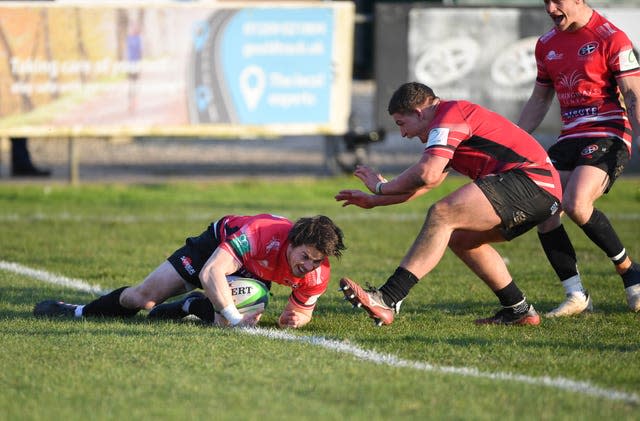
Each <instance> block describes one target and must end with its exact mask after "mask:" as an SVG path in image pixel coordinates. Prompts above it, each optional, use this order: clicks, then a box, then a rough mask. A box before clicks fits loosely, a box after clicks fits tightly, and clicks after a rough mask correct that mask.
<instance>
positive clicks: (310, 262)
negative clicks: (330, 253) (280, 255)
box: [287, 244, 326, 278]
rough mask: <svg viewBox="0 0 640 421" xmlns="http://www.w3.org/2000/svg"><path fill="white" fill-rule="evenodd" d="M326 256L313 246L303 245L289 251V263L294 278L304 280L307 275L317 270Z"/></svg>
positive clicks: (290, 248)
mask: <svg viewBox="0 0 640 421" xmlns="http://www.w3.org/2000/svg"><path fill="white" fill-rule="evenodd" d="M325 257H326V256H325V255H324V254H323V253H321V252H319V251H318V249H316V248H315V247H313V246H309V245H304V244H303V245H301V246H297V247H291V246H289V248H288V249H287V261H288V262H289V267H290V268H291V272H292V273H293V276H295V277H297V278H302V277H303V276H304V275H306V274H307V273H309V272H311V271H313V270H316V269H317V268H318V267H319V266H320V265H321V264H322V262H323V261H324V259H325Z"/></svg>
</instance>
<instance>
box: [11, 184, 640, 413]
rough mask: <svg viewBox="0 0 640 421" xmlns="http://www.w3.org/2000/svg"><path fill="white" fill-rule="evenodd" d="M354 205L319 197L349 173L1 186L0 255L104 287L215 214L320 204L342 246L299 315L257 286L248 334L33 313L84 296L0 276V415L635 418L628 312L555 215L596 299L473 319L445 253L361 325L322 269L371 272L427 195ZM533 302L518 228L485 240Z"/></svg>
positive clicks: (533, 267)
mask: <svg viewBox="0 0 640 421" xmlns="http://www.w3.org/2000/svg"><path fill="white" fill-rule="evenodd" d="M465 182H466V180H465V179H462V178H455V177H451V179H450V180H448V181H447V182H446V184H445V185H443V186H441V187H440V188H438V189H436V190H435V191H433V192H432V193H430V194H428V195H427V196H426V197H422V198H419V199H417V200H415V201H414V202H411V203H408V204H404V205H397V206H392V207H387V208H378V209H372V210H363V209H359V208H354V207H348V208H341V207H340V205H339V204H338V203H336V202H335V201H334V200H333V195H334V194H335V193H336V192H337V191H338V190H340V189H342V188H352V187H359V182H358V181H357V180H355V179H353V178H335V179H327V180H321V181H317V182H314V181H289V182H269V183H267V182H256V181H242V182H233V183H232V182H226V183H206V184H186V183H185V184H170V185H148V186H119V185H107V186H81V187H78V188H72V187H66V186H46V187H44V186H11V185H0V238H1V242H2V247H1V248H0V263H3V264H5V265H6V264H12V263H17V264H20V265H22V266H23V267H27V268H31V269H37V270H40V271H44V273H46V274H48V276H49V277H50V279H54V280H60V279H65V278H73V279H75V280H79V281H81V282H84V283H86V284H89V285H97V286H99V287H101V288H102V289H104V290H110V289H113V288H116V287H119V286H122V285H130V284H135V283H138V282H140V281H141V280H142V279H143V278H144V277H145V276H146V275H147V273H148V272H150V271H151V270H152V269H154V268H155V267H156V266H157V265H158V264H159V263H160V262H162V261H163V260H164V259H165V258H166V257H167V256H168V255H169V254H170V253H171V252H173V251H174V250H175V249H176V248H178V247H179V246H180V245H181V244H182V243H183V241H184V239H185V238H186V237H187V236H189V235H195V234H199V233H200V232H202V231H203V230H204V229H205V228H206V226H207V225H208V223H209V222H211V221H212V220H214V219H217V218H218V217H220V216H223V215H225V214H227V213H259V212H271V213H276V214H280V215H284V216H287V217H289V218H291V219H296V218H298V217H301V216H307V215H315V214H325V215H327V216H329V217H331V218H332V219H334V221H336V223H338V225H340V227H341V228H342V229H343V231H344V232H345V240H346V243H347V246H348V250H347V251H346V253H345V255H344V256H343V258H342V259H341V260H339V261H336V260H333V261H332V264H333V276H332V281H331V284H330V287H329V290H328V292H327V293H326V294H325V295H324V296H323V297H322V298H321V299H320V301H319V303H318V307H317V309H316V312H315V317H314V320H313V321H312V323H310V324H309V325H307V326H306V327H305V328H303V329H301V330H297V331H289V330H284V331H283V330H279V329H276V319H277V316H278V315H279V313H280V310H281V309H282V307H283V306H284V303H285V302H286V297H287V295H288V290H287V289H286V288H284V287H281V286H278V285H274V287H273V291H272V292H273V297H272V299H271V302H270V306H269V308H268V309H267V312H266V314H265V317H263V321H262V323H261V325H260V328H259V329H256V330H255V331H242V330H232V329H217V328H213V327H210V326H204V325H202V324H200V323H198V322H194V321H184V322H180V323H173V322H149V321H147V320H146V319H145V317H144V314H142V313H141V314H140V315H139V316H137V317H135V318H133V319H131V320H125V321H122V320H95V319H86V320H46V319H36V318H34V317H33V316H32V315H31V310H32V308H33V305H34V304H35V303H36V302H37V301H40V300H43V299H47V298H59V299H64V300H66V301H69V302H87V301H90V300H92V299H93V298H95V297H96V295H95V294H93V293H90V292H83V291H82V290H78V289H73V288H69V287H64V286H61V285H58V284H55V283H47V282H42V281H40V280H38V279H37V277H34V276H33V275H30V274H29V273H26V272H24V271H22V272H21V271H19V270H18V271H14V270H7V269H0V341H1V343H2V352H1V353H0V384H1V385H2V393H0V419H6V420H14V419H16V420H17V419H20V420H37V419H71V420H73V419H85V418H87V417H91V418H92V419H95V420H107V419H109V420H111V419H134V420H150V419H185V418H190V419H217V420H227V419H229V420H231V419H234V420H235V419H247V420H258V419H259V420H271V419H274V420H275V419H277V420H282V419H296V420H319V419H322V420H333V419H336V420H337V419H352V420H378V419H380V420H382V419H389V418H392V419H487V420H489V419H497V418H501V419H553V420H558V419H572V420H573V419H603V418H605V417H606V418H608V419H609V418H610V419H613V418H615V419H638V409H639V406H640V397H639V394H640V392H639V391H640V352H639V351H640V345H639V344H640V315H638V314H633V313H631V312H629V311H628V309H627V307H626V302H625V297H624V290H623V288H622V282H621V281H620V279H619V277H617V276H616V275H615V274H614V271H613V268H612V265H611V264H610V263H609V262H608V261H607V259H606V257H605V256H604V255H603V254H602V252H601V251H600V250H599V249H597V248H596V247H595V246H594V245H593V244H591V242H590V241H588V240H587V238H586V236H585V235H584V234H583V233H582V231H580V230H579V229H577V228H576V227H575V225H574V224H573V223H572V222H570V221H568V220H565V226H566V227H567V231H568V232H569V235H570V236H571V238H572V239H573V240H574V245H575V247H576V250H577V252H578V256H579V264H580V270H581V273H582V276H583V279H584V283H585V285H586V286H587V287H588V288H589V290H590V292H591V293H592V295H593V298H594V305H595V310H596V311H595V312H594V313H593V314H588V315H584V316H580V317H575V318H568V319H567V318H565V319H560V320H547V319H543V322H542V324H541V326H538V327H508V328H505V327H497V326H475V325H474V324H473V320H474V319H475V318H477V317H483V316H487V315H489V314H492V313H493V312H494V311H495V310H497V308H498V302H497V299H496V298H495V297H494V296H493V294H492V293H491V292H490V291H489V289H488V288H487V287H486V286H484V284H482V282H481V281H479V280H478V279H476V278H475V276H474V275H473V274H472V273H471V272H470V271H469V270H468V269H467V268H466V267H465V266H464V265H462V264H461V262H460V261H458V260H457V259H456V258H455V256H453V254H452V253H450V252H447V254H446V255H445V257H444V259H443V260H442V262H441V263H440V265H439V266H438V267H437V268H436V269H435V270H434V271H433V272H432V273H431V274H429V275H428V276H427V277H425V278H424V279H423V280H422V281H421V282H420V283H419V284H418V285H417V286H416V287H415V288H414V289H413V290H412V291H411V294H410V296H409V298H408V299H407V300H406V301H405V303H404V304H403V308H402V312H401V314H400V315H399V316H398V318H397V319H396V322H395V323H394V324H393V325H391V326H386V327H382V328H378V327H375V326H374V325H373V322H372V321H371V320H370V319H368V318H367V317H366V316H365V313H364V312H363V311H357V310H353V309H352V308H351V306H350V305H349V304H348V303H346V302H345V301H344V300H343V299H342V294H341V293H339V292H338V291H337V289H338V280H339V279H340V277H342V276H350V277H352V278H354V279H355V280H357V281H359V282H362V283H365V282H370V283H372V284H374V285H378V286H379V285H381V284H382V283H383V282H384V281H385V280H386V278H387V277H388V276H389V275H390V274H391V273H392V272H393V270H394V269H395V267H396V266H397V265H398V263H399V261H400V260H401V258H402V256H403V255H404V253H405V251H406V250H407V249H408V247H409V246H410V244H411V243H412V241H413V239H414V237H415V235H416V234H417V232H418V229H419V228H420V226H421V224H422V222H423V220H424V216H425V214H426V210H427V209H428V207H429V205H430V204H431V203H432V202H433V201H435V200H437V198H439V197H441V196H442V195H444V194H446V193H447V192H450V191H452V190H453V189H455V188H456V187H458V186H459V185H461V184H462V183H465ZM598 206H599V208H601V209H602V210H604V211H605V212H606V213H607V215H608V216H609V217H610V219H611V221H612V223H613V224H614V226H615V227H616V229H617V230H618V233H619V234H620V236H621V238H622V240H623V243H624V244H625V246H626V248H627V250H628V251H629V254H630V255H631V256H633V257H635V258H637V259H640V223H639V222H640V181H638V180H637V179H632V178H627V179H622V180H619V181H618V182H616V185H615V187H614V189H613V192H612V193H610V194H609V195H607V196H606V197H604V198H603V199H601V200H600V201H599V203H598ZM496 247H497V249H498V250H499V251H500V253H501V254H502V255H503V256H504V257H505V259H507V261H508V263H509V269H510V271H511V273H512V275H513V276H514V279H515V280H516V281H517V283H518V285H519V286H520V287H521V288H522V289H523V290H524V291H525V293H526V294H527V296H528V298H529V300H530V301H531V302H532V303H533V304H534V305H535V307H536V308H537V309H538V311H539V312H545V311H548V310H550V309H551V308H553V307H554V306H555V305H557V304H558V303H559V302H560V301H561V300H562V299H563V291H562V288H561V286H560V284H559V283H558V281H557V280H556V276H555V274H554V273H553V271H552V269H551V268H550V266H549V265H548V263H547V261H546V259H545V258H544V255H543V252H542V249H541V247H540V245H539V243H538V239H537V236H536V234H535V232H529V233H527V234H526V235H524V236H523V237H520V238H518V239H516V240H514V241H513V242H511V243H503V244H500V245H497V246H496Z"/></svg>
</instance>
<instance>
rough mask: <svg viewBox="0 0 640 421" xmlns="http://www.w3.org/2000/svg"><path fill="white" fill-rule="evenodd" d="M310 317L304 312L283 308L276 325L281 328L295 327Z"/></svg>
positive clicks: (307, 320)
mask: <svg viewBox="0 0 640 421" xmlns="http://www.w3.org/2000/svg"><path fill="white" fill-rule="evenodd" d="M310 320H311V317H309V316H308V315H306V314H304V313H299V312H297V311H293V310H285V311H283V312H282V314H281V315H280V318H279V319H278V326H280V327H281V328H287V327H289V328H293V329H297V328H299V327H302V326H304V325H306V324H307V323H309V321H310Z"/></svg>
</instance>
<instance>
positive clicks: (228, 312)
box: [220, 304, 242, 326]
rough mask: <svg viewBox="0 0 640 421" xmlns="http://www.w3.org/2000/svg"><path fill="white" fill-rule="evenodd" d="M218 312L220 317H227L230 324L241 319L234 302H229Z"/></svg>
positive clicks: (233, 324) (234, 323) (235, 323)
mask: <svg viewBox="0 0 640 421" xmlns="http://www.w3.org/2000/svg"><path fill="white" fill-rule="evenodd" d="M220 314H221V315H222V317H224V318H225V319H227V321H228V322H229V325H231V326H235V325H237V324H238V323H240V320H242V314H240V312H239V311H238V309H237V308H236V306H235V305H234V304H229V305H228V306H226V307H225V308H223V309H222V310H220Z"/></svg>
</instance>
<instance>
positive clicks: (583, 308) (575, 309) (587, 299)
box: [545, 291, 593, 317]
mask: <svg viewBox="0 0 640 421" xmlns="http://www.w3.org/2000/svg"><path fill="white" fill-rule="evenodd" d="M587 311H593V303H592V302H591V295H590V294H589V293H588V292H587V291H585V292H584V293H580V292H574V293H571V294H567V299H566V300H564V302H562V303H561V304H560V305H559V306H558V307H556V308H554V309H553V310H551V311H550V312H548V313H547V314H545V316H546V317H565V316H574V315H576V314H581V313H584V312H587Z"/></svg>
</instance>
